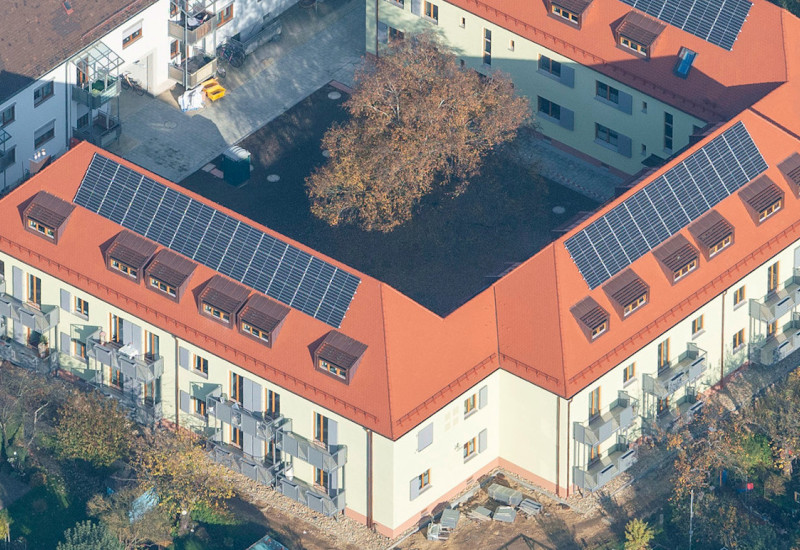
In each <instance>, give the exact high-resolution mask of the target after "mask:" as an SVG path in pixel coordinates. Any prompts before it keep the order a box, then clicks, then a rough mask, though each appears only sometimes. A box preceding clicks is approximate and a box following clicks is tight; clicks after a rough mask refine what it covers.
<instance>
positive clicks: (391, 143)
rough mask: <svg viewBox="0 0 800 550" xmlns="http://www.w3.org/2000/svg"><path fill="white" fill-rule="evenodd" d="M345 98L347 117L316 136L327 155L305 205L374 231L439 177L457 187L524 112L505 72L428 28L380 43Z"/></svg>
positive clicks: (405, 214) (400, 214)
mask: <svg viewBox="0 0 800 550" xmlns="http://www.w3.org/2000/svg"><path fill="white" fill-rule="evenodd" d="M345 105H346V109H347V111H348V113H349V115H350V117H349V120H348V121H347V122H346V123H344V124H341V125H334V126H333V127H332V128H331V129H329V130H328V132H327V133H326V134H325V137H324V138H323V140H322V145H323V147H324V148H325V149H327V150H328V151H329V152H330V158H329V161H328V162H327V164H325V165H324V166H322V167H321V168H319V169H317V170H316V171H315V172H314V173H313V174H312V175H311V176H309V178H308V179H307V181H306V187H307V191H308V196H309V198H310V200H311V211H312V212H313V213H314V215H315V216H317V217H319V218H321V219H323V220H325V221H326V222H328V223H329V224H331V225H337V224H340V223H356V224H358V225H360V226H361V227H362V228H364V229H366V230H375V229H377V230H380V231H390V230H391V229H393V228H394V227H395V226H397V225H398V224H401V223H403V222H404V221H406V220H408V219H409V218H410V217H411V214H412V210H413V208H414V206H415V205H416V204H417V203H418V202H419V200H420V198H421V197H423V196H424V195H425V194H427V193H429V192H430V191H431V190H432V188H433V187H434V186H435V185H437V184H453V190H454V192H455V193H456V194H457V193H460V192H461V191H463V190H464V189H465V188H466V186H467V185H468V180H469V178H470V176H473V175H475V174H476V173H477V172H478V170H479V168H480V166H481V162H482V160H483V158H484V157H485V155H486V153H487V152H488V151H490V150H491V149H493V148H494V147H496V146H497V145H499V144H501V143H504V142H506V141H509V140H510V139H513V137H514V136H515V135H516V131H517V129H518V128H519V127H520V126H521V125H522V124H523V123H525V122H526V121H527V119H528V117H529V114H530V109H529V104H528V101H527V99H525V98H523V97H519V96H517V95H515V94H514V89H513V85H512V84H511V81H510V80H509V78H508V77H506V76H503V75H500V74H499V73H497V72H494V73H492V74H489V75H488V76H484V75H481V74H479V73H477V72H475V71H473V70H471V69H466V68H464V67H461V66H460V65H459V63H458V59H457V58H456V55H455V54H454V53H453V51H451V50H450V49H448V48H447V47H446V46H444V45H443V44H442V43H441V42H440V41H439V40H438V39H437V38H435V37H434V36H433V35H430V34H422V35H416V36H413V37H409V38H407V39H406V40H403V41H395V42H393V43H392V44H391V45H389V46H388V47H387V48H386V49H385V50H382V51H381V56H380V58H378V59H377V60H375V61H373V62H368V63H367V64H366V65H365V67H364V68H363V69H361V70H360V71H359V72H358V74H357V75H356V88H355V91H354V92H353V94H352V96H351V97H350V99H349V100H348V101H347V103H346V104H345Z"/></svg>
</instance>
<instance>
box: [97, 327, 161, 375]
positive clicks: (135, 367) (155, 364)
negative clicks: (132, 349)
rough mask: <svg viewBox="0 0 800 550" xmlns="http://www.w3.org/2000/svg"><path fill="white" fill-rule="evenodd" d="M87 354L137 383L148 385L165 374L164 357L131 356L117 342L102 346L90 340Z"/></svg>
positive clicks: (98, 341) (106, 343)
mask: <svg viewBox="0 0 800 550" xmlns="http://www.w3.org/2000/svg"><path fill="white" fill-rule="evenodd" d="M86 352H87V355H88V356H89V357H93V358H94V359H96V360H97V362H99V363H102V364H103V365H107V366H109V367H113V368H115V369H117V370H119V371H121V372H122V374H124V375H125V376H126V377H127V378H130V379H132V380H136V381H137V382H141V383H145V384H146V383H148V382H152V381H153V380H155V379H156V378H158V377H160V376H161V375H162V374H164V358H163V357H161V356H160V355H157V356H152V355H147V354H144V355H143V354H136V355H129V354H128V353H127V352H126V346H123V345H121V344H119V343H116V342H105V343H103V344H101V343H100V340H97V339H95V338H90V339H89V345H88V346H86Z"/></svg>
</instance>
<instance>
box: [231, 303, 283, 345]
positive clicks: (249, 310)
mask: <svg viewBox="0 0 800 550" xmlns="http://www.w3.org/2000/svg"><path fill="white" fill-rule="evenodd" d="M288 315H289V308H288V307H286V306H285V305H283V304H279V303H278V302H276V301H275V300H270V299H269V298H267V297H266V296H262V295H261V294H253V295H252V296H250V298H249V299H248V300H247V303H246V304H245V305H244V307H243V308H242V311H241V313H239V332H241V333H242V334H245V335H246V336H249V337H250V338H254V339H256V340H258V341H259V342H261V343H262V344H264V345H266V346H267V347H270V348H271V347H272V343H273V342H275V339H276V338H277V337H278V333H279V332H280V330H281V327H283V323H284V322H285V321H286V317H287V316H288Z"/></svg>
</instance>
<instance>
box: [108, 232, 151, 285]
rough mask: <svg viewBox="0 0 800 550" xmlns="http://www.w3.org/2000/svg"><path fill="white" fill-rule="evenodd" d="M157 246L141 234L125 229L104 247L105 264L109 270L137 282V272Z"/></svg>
mask: <svg viewBox="0 0 800 550" xmlns="http://www.w3.org/2000/svg"><path fill="white" fill-rule="evenodd" d="M157 248H158V247H157V246H156V245H155V243H152V242H150V241H148V240H147V239H145V238H144V237H142V236H141V235H137V234H136V233H132V232H131V231H128V230H125V231H122V232H121V233H120V234H119V235H117V236H116V237H115V238H114V240H113V241H112V242H111V244H110V245H109V246H108V248H107V249H106V252H105V256H106V265H107V266H108V269H109V270H110V271H112V272H114V273H118V274H121V275H125V276H126V277H129V278H131V279H133V280H135V281H136V282H139V274H140V273H141V272H142V269H144V266H145V264H146V263H147V262H148V261H149V260H150V258H152V257H153V254H154V253H155V251H156V249H157Z"/></svg>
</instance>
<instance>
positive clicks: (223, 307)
mask: <svg viewBox="0 0 800 550" xmlns="http://www.w3.org/2000/svg"><path fill="white" fill-rule="evenodd" d="M248 296H250V290H249V289H248V288H247V287H245V286H243V285H240V284H238V283H234V282H233V281H231V280H229V279H226V278H225V277H223V276H222V275H214V276H213V277H212V278H211V279H210V280H209V281H208V282H207V283H206V286H205V287H203V290H202V291H201V292H200V294H199V295H198V297H197V310H198V311H199V312H200V314H201V315H204V316H205V317H208V318H209V319H213V320H214V321H217V322H218V323H221V324H223V325H226V326H229V327H233V326H234V325H235V324H236V314H237V313H238V312H239V309H240V308H241V307H242V304H244V302H245V300H247V297H248Z"/></svg>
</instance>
